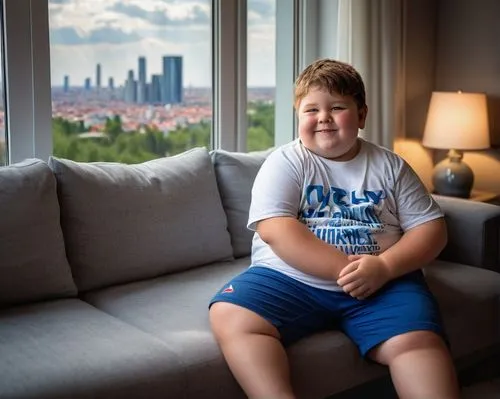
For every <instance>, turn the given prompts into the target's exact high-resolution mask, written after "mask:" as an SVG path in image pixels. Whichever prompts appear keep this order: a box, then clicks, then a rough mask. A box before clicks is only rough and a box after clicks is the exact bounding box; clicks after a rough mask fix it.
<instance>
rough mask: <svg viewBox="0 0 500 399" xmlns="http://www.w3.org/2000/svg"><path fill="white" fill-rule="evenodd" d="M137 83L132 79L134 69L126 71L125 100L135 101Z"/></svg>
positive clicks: (128, 101)
mask: <svg viewBox="0 0 500 399" xmlns="http://www.w3.org/2000/svg"><path fill="white" fill-rule="evenodd" d="M136 90H137V85H136V82H135V80H134V71H133V70H132V69H131V70H129V71H128V77H127V81H126V82H125V102H127V103H135V102H136V99H137V94H136V93H137V92H136Z"/></svg>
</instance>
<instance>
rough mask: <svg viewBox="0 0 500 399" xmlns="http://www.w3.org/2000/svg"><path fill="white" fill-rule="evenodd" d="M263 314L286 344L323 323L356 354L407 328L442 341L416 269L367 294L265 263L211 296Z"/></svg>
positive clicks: (437, 316)
mask: <svg viewBox="0 0 500 399" xmlns="http://www.w3.org/2000/svg"><path fill="white" fill-rule="evenodd" d="M215 302H230V303H233V304H236V305H239V306H242V307H244V308H247V309H250V310H252V311H253V312H255V313H257V314H259V315H260V316H262V317H264V318H265V319H266V320H268V321H269V322H271V323H272V324H273V325H274V326H275V327H276V328H277V329H278V331H279V333H280V335H281V341H282V342H283V344H284V345H285V346H288V345H290V344H292V343H294V342H295V341H297V340H299V339H300V338H302V337H304V336H306V335H310V334H312V333H314V332H317V331H320V330H326V329H339V330H341V331H343V332H344V333H345V334H346V335H347V336H348V337H349V338H350V339H352V341H353V342H354V343H355V344H356V345H357V347H358V348H359V351H360V352H361V354H362V356H366V354H367V352H368V351H369V350H370V349H372V348H374V347H375V346H376V345H378V344H380V343H382V342H384V341H386V340H388V339H389V338H391V337H394V336H396V335H400V334H403V333H406V332H409V331H415V330H428V331H434V332H435V333H437V334H439V335H440V336H442V337H443V339H444V340H445V341H447V340H446V336H445V334H444V331H443V328H442V323H441V316H440V313H439V308H438V305H437V302H436V300H435V298H434V296H433V295H432V293H431V292H430V291H429V289H428V287H427V284H426V282H425V279H424V276H423V274H422V272H421V271H420V270H418V271H416V272H412V273H409V274H407V275H405V276H403V277H400V278H398V279H395V280H392V281H390V282H388V283H387V284H386V285H384V286H383V287H382V288H381V289H380V290H379V291H377V292H376V293H375V294H373V295H371V296H370V297H368V298H367V299H364V300H358V299H356V298H353V297H351V296H350V295H348V294H346V293H344V292H343V291H342V292H338V291H328V290H322V289H319V288H314V287H311V286H309V285H306V284H303V283H301V282H299V281H297V280H294V279H292V278H291V277H288V276H286V275H284V274H283V273H280V272H278V271H276V270H273V269H270V268H267V267H255V266H254V267H250V268H248V269H247V270H245V271H244V272H243V273H241V274H239V275H238V276H236V277H234V278H233V279H232V280H231V281H230V282H228V283H227V284H226V285H224V286H223V287H222V288H221V289H220V291H219V292H218V293H217V294H216V295H215V296H214V297H213V298H212V300H211V302H210V305H212V304H213V303H215Z"/></svg>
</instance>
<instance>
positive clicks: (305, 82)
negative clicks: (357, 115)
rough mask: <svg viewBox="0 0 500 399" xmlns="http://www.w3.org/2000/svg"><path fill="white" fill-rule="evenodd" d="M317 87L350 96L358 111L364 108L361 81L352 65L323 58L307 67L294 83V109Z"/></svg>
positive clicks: (364, 98) (364, 97)
mask: <svg viewBox="0 0 500 399" xmlns="http://www.w3.org/2000/svg"><path fill="white" fill-rule="evenodd" d="M318 87H319V88H322V89H326V90H328V92H329V93H331V94H340V95H341V96H352V97H353V98H354V101H355V103H356V105H357V106H358V109H363V108H364V107H365V106H366V94H365V85H364V83H363V79H362V78H361V75H360V74H359V73H358V71H356V69H354V67H353V66H352V65H349V64H346V63H345V62H341V61H336V60H332V59H328V58H324V59H319V60H317V61H314V62H313V63H312V64H310V65H309V66H307V67H306V68H305V69H304V70H303V71H302V72H301V73H300V75H299V76H298V77H297V80H296V81H295V102H294V106H295V108H296V109H297V108H298V106H299V103H300V101H301V100H302V99H303V98H304V97H305V96H306V95H307V93H308V92H309V90H311V88H318Z"/></svg>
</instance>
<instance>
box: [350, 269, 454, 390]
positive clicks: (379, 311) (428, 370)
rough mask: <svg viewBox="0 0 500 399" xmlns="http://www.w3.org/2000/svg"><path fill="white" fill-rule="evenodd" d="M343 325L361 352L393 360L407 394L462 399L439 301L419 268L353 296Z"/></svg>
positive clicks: (389, 363)
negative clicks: (360, 297)
mask: <svg viewBox="0 0 500 399" xmlns="http://www.w3.org/2000/svg"><path fill="white" fill-rule="evenodd" d="M343 312H344V313H343V314H344V316H343V319H342V327H343V330H344V331H345V332H346V333H347V335H349V337H351V339H353V341H354V342H355V343H356V344H357V345H358V347H359V349H360V351H361V353H362V354H363V355H364V356H368V357H370V358H371V359H373V360H375V361H377V362H379V363H382V364H385V365H387V366H389V369H390V371H391V377H392V379H393V381H394V386H395V388H396V390H397V392H398V394H399V396H400V397H401V398H403V399H406V398H417V399H421V398H422V399H423V398H425V399H434V398H436V399H452V398H453V399H457V398H459V397H460V395H459V386H458V383H457V378H456V375H455V370H454V365H453V362H452V359H451V354H450V352H449V350H448V347H447V346H446V343H445V341H444V338H443V337H444V333H443V328H442V322H441V316H440V312H439V307H438V304H437V302H436V300H435V298H434V296H433V295H432V293H431V292H430V291H429V289H428V287H427V284H426V282H425V280H424V278H423V276H422V274H421V273H419V272H414V273H411V274H409V275H407V276H404V277H401V278H399V279H397V280H393V281H391V282H389V283H388V284H386V286H384V287H382V289H381V290H380V291H379V292H377V293H375V294H374V295H372V296H370V297H368V298H367V299H364V300H360V301H358V300H357V299H354V298H352V299H351V300H349V302H347V305H346V306H345V308H344V310H343Z"/></svg>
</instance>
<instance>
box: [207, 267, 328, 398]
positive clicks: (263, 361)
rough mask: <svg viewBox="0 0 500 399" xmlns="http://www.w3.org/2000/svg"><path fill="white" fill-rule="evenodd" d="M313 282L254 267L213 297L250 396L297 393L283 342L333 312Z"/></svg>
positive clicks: (233, 364)
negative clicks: (321, 301)
mask: <svg viewBox="0 0 500 399" xmlns="http://www.w3.org/2000/svg"><path fill="white" fill-rule="evenodd" d="M315 290H316V289H313V288H312V287H309V286H306V285H305V284H303V283H300V282H298V281H296V280H294V279H292V278H291V277H288V276H285V275H284V274H282V273H280V272H278V271H275V270H272V269H270V268H267V267H251V268H249V269H247V270H246V271H245V272H243V273H241V274H239V275H238V276H236V277H235V278H233V279H232V280H231V281H230V282H229V283H227V284H226V285H225V286H224V287H222V288H221V289H220V290H219V292H218V293H217V294H216V295H215V296H214V297H213V298H212V300H211V302H210V323H211V326H212V330H213V332H214V335H215V338H216V339H217V341H218V343H219V345H220V347H221V350H222V352H223V354H224V357H225V358H226V361H227V363H228V365H229V367H230V369H231V371H232V372H233V374H234V376H235V378H236V380H237V381H238V382H239V384H240V385H241V387H242V388H243V390H244V391H245V392H246V394H247V395H248V396H249V397H250V398H262V399H281V398H283V399H285V398H287V399H288V398H294V395H293V392H292V386H291V383H290V372H289V366H288V359H287V355H286V352H285V349H284V347H286V346H287V345H290V344H292V343H293V342H295V341H297V340H298V339H300V338H301V337H303V336H306V335H309V334H311V333H312V332H314V331H317V330H319V329H321V328H324V327H325V324H327V320H328V319H329V318H331V315H330V314H329V312H327V311H326V310H325V309H324V308H323V307H322V306H320V304H319V303H318V301H317V300H315V299H314V298H312V297H311V292H312V291H315Z"/></svg>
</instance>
